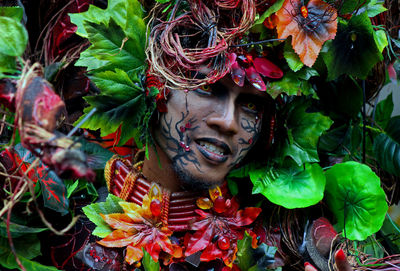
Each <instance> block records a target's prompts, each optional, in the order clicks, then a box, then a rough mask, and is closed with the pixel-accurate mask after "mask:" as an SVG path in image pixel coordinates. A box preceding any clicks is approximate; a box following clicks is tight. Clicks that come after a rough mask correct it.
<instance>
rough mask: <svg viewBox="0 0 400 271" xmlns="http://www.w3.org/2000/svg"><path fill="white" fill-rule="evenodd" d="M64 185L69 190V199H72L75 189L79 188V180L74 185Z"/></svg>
mask: <svg viewBox="0 0 400 271" xmlns="http://www.w3.org/2000/svg"><path fill="white" fill-rule="evenodd" d="M64 184H65V187H66V188H67V198H70V197H71V195H72V193H74V191H75V189H76V188H77V187H78V185H79V180H76V181H75V182H73V183H67V182H64Z"/></svg>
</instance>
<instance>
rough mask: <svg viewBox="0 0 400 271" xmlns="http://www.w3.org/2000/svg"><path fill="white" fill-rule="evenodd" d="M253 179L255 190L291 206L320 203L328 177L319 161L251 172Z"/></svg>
mask: <svg viewBox="0 0 400 271" xmlns="http://www.w3.org/2000/svg"><path fill="white" fill-rule="evenodd" d="M250 179H251V181H252V182H253V184H254V188H253V193H261V194H263V195H264V196H265V197H266V198H267V199H269V200H270V201H271V202H273V203H275V204H278V205H282V206H283V207H285V208H288V209H293V208H304V207H308V206H311V205H314V204H317V203H318V202H319V201H320V200H322V198H323V196H324V188H325V176H324V173H323V171H322V168H321V167H320V166H319V165H318V164H305V165H304V167H303V166H296V165H292V166H288V167H282V168H271V169H267V168H260V169H257V170H252V171H250Z"/></svg>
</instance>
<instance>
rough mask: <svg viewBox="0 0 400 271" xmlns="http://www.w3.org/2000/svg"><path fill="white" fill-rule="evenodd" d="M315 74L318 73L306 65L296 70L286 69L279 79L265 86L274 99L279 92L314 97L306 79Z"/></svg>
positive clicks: (313, 92)
mask: <svg viewBox="0 0 400 271" xmlns="http://www.w3.org/2000/svg"><path fill="white" fill-rule="evenodd" d="M317 75H318V73H317V72H316V71H315V70H314V69H311V68H308V67H307V68H303V69H300V70H299V71H298V72H293V71H288V72H287V73H285V75H284V76H283V78H282V79H281V80H279V81H275V82H272V83H270V84H269V86H268V87H267V92H268V94H269V95H271V96H272V98H274V99H275V98H276V97H278V95H279V94H281V93H286V94H287V95H301V94H303V95H310V94H311V95H313V97H316V94H315V91H314V89H313V88H312V86H311V84H310V83H309V82H308V79H309V78H310V77H311V76H317ZM304 78H307V79H304Z"/></svg>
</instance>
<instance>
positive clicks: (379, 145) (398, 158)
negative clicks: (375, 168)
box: [374, 116, 400, 176]
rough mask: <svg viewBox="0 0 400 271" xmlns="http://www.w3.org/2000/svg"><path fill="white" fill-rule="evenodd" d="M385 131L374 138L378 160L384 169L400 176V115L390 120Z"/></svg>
mask: <svg viewBox="0 0 400 271" xmlns="http://www.w3.org/2000/svg"><path fill="white" fill-rule="evenodd" d="M385 132H386V133H382V134H380V135H378V136H377V137H376V138H375V140H374V153H375V157H376V160H377V161H378V163H379V165H380V166H381V167H382V168H383V169H384V170H386V171H387V172H389V173H391V174H394V175H396V176H400V116H396V117H393V118H391V119H390V120H389V122H388V124H387V126H386V129H385Z"/></svg>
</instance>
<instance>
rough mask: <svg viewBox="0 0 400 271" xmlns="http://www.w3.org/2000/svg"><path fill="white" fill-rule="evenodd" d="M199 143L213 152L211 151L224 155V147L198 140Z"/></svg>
mask: <svg viewBox="0 0 400 271" xmlns="http://www.w3.org/2000/svg"><path fill="white" fill-rule="evenodd" d="M199 144H200V146H202V147H204V148H206V149H207V150H209V151H210V152H213V153H216V154H219V155H224V149H223V148H221V147H218V146H216V145H214V144H211V143H209V142H204V141H200V142H199Z"/></svg>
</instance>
